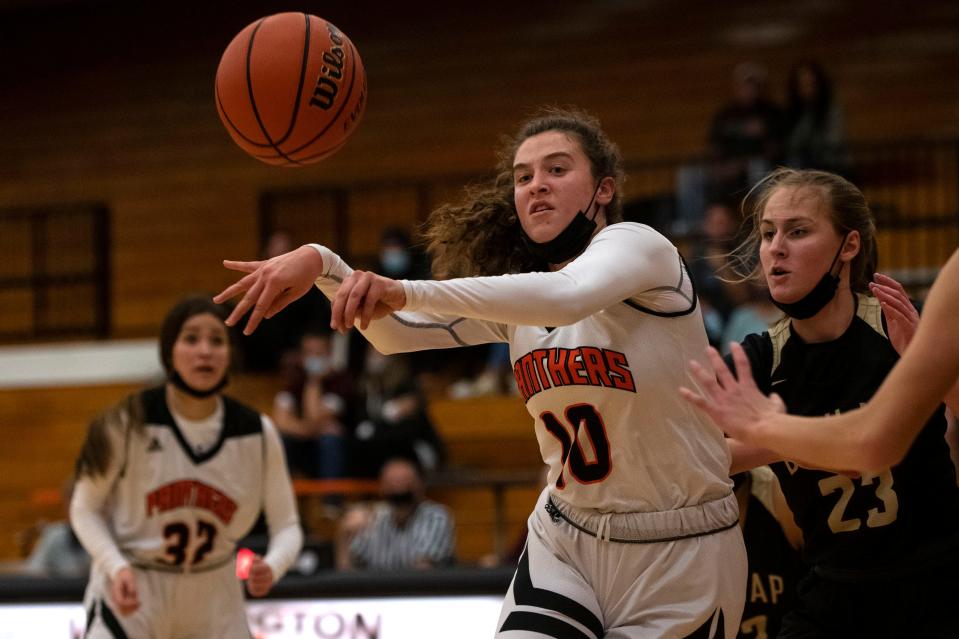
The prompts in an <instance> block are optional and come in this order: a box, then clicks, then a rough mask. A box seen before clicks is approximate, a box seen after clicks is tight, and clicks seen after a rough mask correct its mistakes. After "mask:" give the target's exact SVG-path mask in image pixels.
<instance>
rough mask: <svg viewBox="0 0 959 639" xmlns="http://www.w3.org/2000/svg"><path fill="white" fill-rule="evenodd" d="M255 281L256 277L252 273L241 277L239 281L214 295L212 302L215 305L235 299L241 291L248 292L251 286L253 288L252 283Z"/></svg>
mask: <svg viewBox="0 0 959 639" xmlns="http://www.w3.org/2000/svg"><path fill="white" fill-rule="evenodd" d="M256 280H257V277H256V274H254V273H250V274H249V275H245V276H243V277H241V278H240V279H239V280H237V281H236V282H234V283H233V284H230V285H229V286H227V287H226V288H225V289H223V290H222V291H220V292H219V293H218V294H216V295H215V296H214V297H213V301H214V302H216V303H217V304H222V303H223V302H225V301H227V300H228V299H230V298H232V297H236V296H237V295H239V294H240V293H242V292H243V291H246V290H248V289H249V288H250V287H251V286H253V283H254V282H256Z"/></svg>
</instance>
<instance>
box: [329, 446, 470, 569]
mask: <svg viewBox="0 0 959 639" xmlns="http://www.w3.org/2000/svg"><path fill="white" fill-rule="evenodd" d="M380 492H381V496H382V498H383V502H382V503H381V504H378V505H377V506H375V507H373V508H370V507H367V506H357V507H354V508H353V509H351V510H349V511H347V513H346V514H345V515H344V516H343V518H342V519H341V520H340V523H339V526H338V529H337V535H336V566H337V568H338V569H340V570H348V569H357V568H358V569H369V570H404V569H428V568H433V567H436V566H445V565H449V564H452V563H453V562H454V557H455V555H454V553H455V541H454V536H453V518H452V516H451V515H450V512H449V510H448V509H447V508H446V507H445V506H443V505H441V504H437V503H435V502H432V501H429V500H428V499H426V487H425V485H424V483H423V476H422V474H421V471H420V468H419V466H418V465H417V464H416V462H414V461H413V460H411V459H407V458H394V459H391V460H389V461H387V462H386V464H384V465H383V469H382V470H381V471H380Z"/></svg>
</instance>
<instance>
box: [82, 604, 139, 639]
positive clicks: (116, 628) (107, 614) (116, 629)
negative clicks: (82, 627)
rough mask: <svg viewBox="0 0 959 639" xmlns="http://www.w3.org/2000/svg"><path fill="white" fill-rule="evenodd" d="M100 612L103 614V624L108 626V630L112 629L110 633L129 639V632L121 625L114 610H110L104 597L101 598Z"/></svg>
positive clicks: (119, 637)
mask: <svg viewBox="0 0 959 639" xmlns="http://www.w3.org/2000/svg"><path fill="white" fill-rule="evenodd" d="M100 614H101V615H102V616H103V624H104V625H105V626H106V627H107V630H109V631H110V634H111V635H113V638H114V639H129V637H127V633H126V632H124V631H123V626H121V625H120V622H119V620H117V617H116V615H114V614H113V611H112V610H110V607H109V606H108V605H107V602H106V600H104V599H101V600H100ZM91 624H92V622H91ZM87 632H90V626H87Z"/></svg>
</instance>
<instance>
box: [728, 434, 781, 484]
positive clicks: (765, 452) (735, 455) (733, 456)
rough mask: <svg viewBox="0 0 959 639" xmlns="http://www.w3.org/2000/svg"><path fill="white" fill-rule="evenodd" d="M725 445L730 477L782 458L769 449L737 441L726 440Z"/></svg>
mask: <svg viewBox="0 0 959 639" xmlns="http://www.w3.org/2000/svg"><path fill="white" fill-rule="evenodd" d="M726 445H727V446H729V456H730V464H729V474H730V475H736V474H738V473H741V472H744V471H747V470H752V469H753V468H756V467H757V466H764V465H766V464H770V463H772V462H774V461H778V460H780V459H782V456H780V455H778V454H777V453H775V452H773V451H771V450H769V449H766V448H760V447H759V446H753V445H750V444H745V443H743V442H741V441H739V440H737V439H731V438H727V439H726Z"/></svg>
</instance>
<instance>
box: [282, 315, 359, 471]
mask: <svg viewBox="0 0 959 639" xmlns="http://www.w3.org/2000/svg"><path fill="white" fill-rule="evenodd" d="M286 368H287V383H286V388H285V389H284V390H282V391H280V392H279V393H278V394H277V395H276V398H275V399H274V401H273V421H274V423H275V424H276V427H277V430H279V431H280V434H281V436H282V438H283V446H284V448H285V450H286V457H287V460H288V463H289V467H290V473H291V474H293V475H297V476H301V477H309V478H314V479H331V478H336V477H344V476H345V475H346V472H347V442H348V440H349V436H350V433H351V431H352V425H353V421H352V419H351V417H350V408H351V405H352V404H353V380H352V379H351V376H350V375H349V374H348V373H347V372H345V371H341V370H337V369H336V368H335V367H334V366H333V363H332V357H331V348H330V335H329V334H326V333H317V332H307V333H306V334H305V335H303V337H302V338H301V339H300V350H299V353H298V355H297V357H296V359H295V360H292V361H290V362H289V363H288V364H287V367H286Z"/></svg>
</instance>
